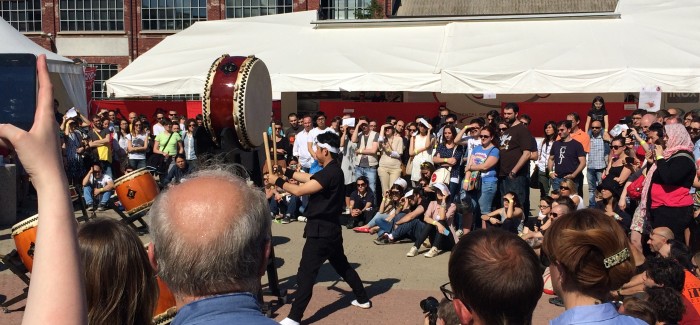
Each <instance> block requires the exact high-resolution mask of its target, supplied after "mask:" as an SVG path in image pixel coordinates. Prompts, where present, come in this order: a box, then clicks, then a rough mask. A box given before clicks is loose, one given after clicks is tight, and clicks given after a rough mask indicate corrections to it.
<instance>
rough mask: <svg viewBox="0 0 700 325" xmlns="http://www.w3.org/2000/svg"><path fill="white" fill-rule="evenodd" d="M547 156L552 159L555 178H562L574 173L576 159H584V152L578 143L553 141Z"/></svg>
mask: <svg viewBox="0 0 700 325" xmlns="http://www.w3.org/2000/svg"><path fill="white" fill-rule="evenodd" d="M549 155H550V157H554V172H556V173H557V177H564V176H566V175H569V174H571V173H573V172H574V171H576V168H578V164H579V161H578V158H579V157H586V152H585V151H583V146H582V145H581V143H580V142H578V141H576V140H573V139H572V140H571V141H569V142H564V141H554V144H552V151H550V152H549Z"/></svg>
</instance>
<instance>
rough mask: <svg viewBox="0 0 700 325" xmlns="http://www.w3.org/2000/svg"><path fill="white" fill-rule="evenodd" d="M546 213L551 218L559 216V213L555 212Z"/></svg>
mask: <svg viewBox="0 0 700 325" xmlns="http://www.w3.org/2000/svg"><path fill="white" fill-rule="evenodd" d="M548 215H549V216H550V217H552V218H556V217H558V216H559V214H558V213H556V212H550V213H548Z"/></svg>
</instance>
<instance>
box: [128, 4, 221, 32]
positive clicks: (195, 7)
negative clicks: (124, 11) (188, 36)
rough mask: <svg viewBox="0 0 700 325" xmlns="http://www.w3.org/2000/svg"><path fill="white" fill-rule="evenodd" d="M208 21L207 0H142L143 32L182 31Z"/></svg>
mask: <svg viewBox="0 0 700 325" xmlns="http://www.w3.org/2000/svg"><path fill="white" fill-rule="evenodd" d="M205 20H207V1H206V0H174V1H173V0H167V1H166V0H142V1H141V26H142V27H141V28H142V29H143V30H182V29H185V28H187V27H190V25H192V24H194V23H195V22H198V21H205Z"/></svg>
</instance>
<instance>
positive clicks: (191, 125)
mask: <svg viewBox="0 0 700 325" xmlns="http://www.w3.org/2000/svg"><path fill="white" fill-rule="evenodd" d="M188 126H189V127H194V126H197V125H196V124H190V125H188Z"/></svg>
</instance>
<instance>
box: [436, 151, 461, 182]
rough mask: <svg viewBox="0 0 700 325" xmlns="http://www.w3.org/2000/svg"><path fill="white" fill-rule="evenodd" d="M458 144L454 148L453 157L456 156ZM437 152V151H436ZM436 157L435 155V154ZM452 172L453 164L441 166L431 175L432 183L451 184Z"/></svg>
mask: <svg viewBox="0 0 700 325" xmlns="http://www.w3.org/2000/svg"><path fill="white" fill-rule="evenodd" d="M457 147H458V145H456V144H455V147H454V148H453V149H452V158H454V156H455V152H456V151H457ZM436 154H437V152H436ZM433 157H434V156H433ZM451 174H452V166H450V167H440V168H438V169H436V170H435V171H434V172H433V174H432V175H430V184H431V185H432V184H435V183H443V184H445V185H449V184H450V175H451Z"/></svg>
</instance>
